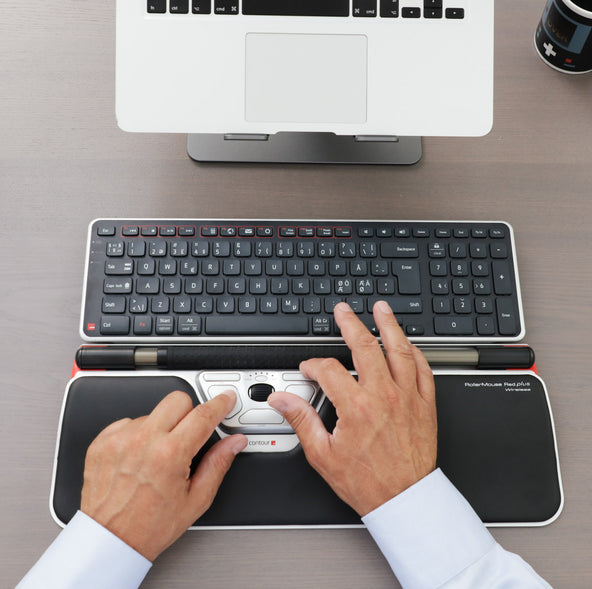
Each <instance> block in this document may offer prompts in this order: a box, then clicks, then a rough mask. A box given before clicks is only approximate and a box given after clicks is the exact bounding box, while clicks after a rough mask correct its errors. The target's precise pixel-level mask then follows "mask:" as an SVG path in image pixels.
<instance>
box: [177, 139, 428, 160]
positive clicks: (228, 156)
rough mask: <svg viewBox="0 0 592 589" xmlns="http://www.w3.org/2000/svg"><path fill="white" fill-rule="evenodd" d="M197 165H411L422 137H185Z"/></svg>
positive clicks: (189, 151) (418, 154)
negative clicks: (208, 163)
mask: <svg viewBox="0 0 592 589" xmlns="http://www.w3.org/2000/svg"><path fill="white" fill-rule="evenodd" d="M187 153H188V155H189V157H190V158H191V159H193V160H195V161H197V162H248V163H282V164H381V165H411V164H415V163H417V162H418V161H419V160H420V159H421V156H422V146H421V137H396V136H393V135H353V136H352V135H349V136H348V135H335V134H334V133H305V132H293V133H288V132H285V133H277V134H275V135H266V134H255V133H253V134H237V133H234V134H232V133H228V134H216V133H197V134H189V135H188V136H187Z"/></svg>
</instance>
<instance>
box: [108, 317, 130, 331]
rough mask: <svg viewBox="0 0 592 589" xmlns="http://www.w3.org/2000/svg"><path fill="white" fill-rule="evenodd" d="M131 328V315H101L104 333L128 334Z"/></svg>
mask: <svg viewBox="0 0 592 589" xmlns="http://www.w3.org/2000/svg"><path fill="white" fill-rule="evenodd" d="M129 329H130V320H129V317H124V316H121V315H120V316H111V317H106V316H105V315H102V316H101V334H102V335H127V334H128V333H129Z"/></svg>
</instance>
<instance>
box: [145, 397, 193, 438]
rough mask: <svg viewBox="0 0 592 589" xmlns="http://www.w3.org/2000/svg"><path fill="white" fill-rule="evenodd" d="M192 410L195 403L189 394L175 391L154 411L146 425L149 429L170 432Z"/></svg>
mask: <svg viewBox="0 0 592 589" xmlns="http://www.w3.org/2000/svg"><path fill="white" fill-rule="evenodd" d="M192 408H193V403H192V402H191V397H190V396H189V395H188V394H187V393H183V392H181V391H173V392H172V393H169V394H168V395H167V396H166V397H165V398H164V399H163V400H162V401H161V402H160V403H159V404H158V405H157V406H156V407H155V408H154V409H153V410H152V413H150V415H149V416H148V419H147V420H146V424H147V425H148V426H149V427H152V428H155V429H158V430H161V431H165V432H170V431H172V430H173V429H174V428H175V426H176V425H177V424H178V423H179V422H180V421H181V420H182V419H183V418H184V417H185V416H186V415H187V413H189V412H190V411H191V409H192Z"/></svg>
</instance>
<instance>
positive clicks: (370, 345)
mask: <svg viewBox="0 0 592 589" xmlns="http://www.w3.org/2000/svg"><path fill="white" fill-rule="evenodd" d="M356 347H358V348H360V349H362V350H376V349H378V348H379V344H378V340H377V339H376V337H374V336H373V335H372V334H371V333H370V332H369V331H368V330H367V329H365V330H364V331H362V332H361V333H360V334H359V335H358V337H357V339H356Z"/></svg>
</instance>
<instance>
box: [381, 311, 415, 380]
mask: <svg viewBox="0 0 592 589" xmlns="http://www.w3.org/2000/svg"><path fill="white" fill-rule="evenodd" d="M372 311H373V313H374V321H375V323H376V325H377V327H378V329H379V331H380V339H381V341H382V345H383V347H384V350H385V352H386V360H387V364H388V367H389V370H390V372H391V375H392V378H393V380H394V381H395V382H396V383H397V384H398V385H399V387H401V388H402V389H403V390H405V391H408V390H415V389H416V387H417V367H416V363H415V355H414V354H413V348H414V346H413V345H412V344H411V343H410V342H409V340H408V339H407V336H406V335H405V334H404V333H403V330H402V329H401V327H400V326H399V323H398V322H397V320H396V319H395V316H394V315H393V312H392V311H391V308H390V307H389V305H388V303H386V302H385V301H378V302H377V303H376V304H375V305H374V308H373V310H372Z"/></svg>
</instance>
